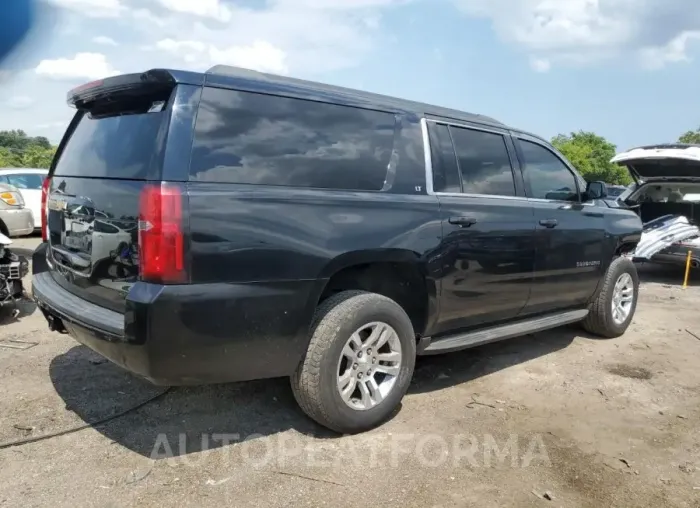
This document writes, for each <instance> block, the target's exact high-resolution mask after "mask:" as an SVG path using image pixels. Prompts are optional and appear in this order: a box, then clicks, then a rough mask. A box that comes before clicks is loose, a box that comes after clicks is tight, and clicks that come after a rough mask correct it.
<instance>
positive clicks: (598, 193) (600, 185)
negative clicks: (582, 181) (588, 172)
mask: <svg viewBox="0 0 700 508" xmlns="http://www.w3.org/2000/svg"><path fill="white" fill-rule="evenodd" d="M607 197H608V186H607V185H605V182H588V183H587V184H586V198H588V199H603V198H607Z"/></svg>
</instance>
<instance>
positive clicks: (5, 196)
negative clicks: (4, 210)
mask: <svg viewBox="0 0 700 508" xmlns="http://www.w3.org/2000/svg"><path fill="white" fill-rule="evenodd" d="M0 199H2V200H3V201H4V202H5V203H6V204H8V205H10V206H24V199H22V194H20V193H19V192H16V191H9V192H0Z"/></svg>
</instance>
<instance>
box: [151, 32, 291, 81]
mask: <svg viewBox="0 0 700 508" xmlns="http://www.w3.org/2000/svg"><path fill="white" fill-rule="evenodd" d="M156 48H158V49H161V50H164V51H167V52H169V53H172V54H173V55H177V56H179V57H180V58H182V59H183V60H184V61H185V62H187V63H188V64H190V66H193V67H197V68H199V69H202V70H204V69H207V68H209V67H212V66H213V65H217V64H222V65H235V66H238V67H245V68H247V69H253V70H256V71H261V72H273V73H278V74H284V73H287V72H288V71H289V68H288V67H287V64H286V62H285V60H286V54H285V53H284V51H282V50H281V49H279V48H277V47H275V46H273V45H272V44H270V43H269V42H266V41H255V42H253V43H252V44H250V45H247V46H244V45H241V46H231V47H226V48H218V47H216V46H214V45H212V44H206V43H204V42H201V41H175V40H173V39H163V40H162V41H159V42H158V43H157V44H156Z"/></svg>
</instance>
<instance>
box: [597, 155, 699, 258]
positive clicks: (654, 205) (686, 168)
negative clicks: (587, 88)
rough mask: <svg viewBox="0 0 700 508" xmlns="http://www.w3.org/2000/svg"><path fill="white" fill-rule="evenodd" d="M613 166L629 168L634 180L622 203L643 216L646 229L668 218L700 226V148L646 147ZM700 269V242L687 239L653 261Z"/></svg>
mask: <svg viewBox="0 0 700 508" xmlns="http://www.w3.org/2000/svg"><path fill="white" fill-rule="evenodd" d="M611 162H613V163H617V164H619V165H622V166H626V167H627V169H628V170H629V172H630V175H631V176H632V179H633V180H634V183H633V184H632V185H631V186H630V189H629V191H627V192H624V193H623V194H622V195H621V196H620V198H619V200H620V201H621V202H622V203H621V204H624V205H625V206H628V207H631V208H632V209H634V210H636V211H637V213H638V214H639V216H640V218H641V219H642V222H643V223H644V224H646V225H649V224H652V223H654V221H657V219H660V218H662V217H665V216H671V217H685V219H687V222H688V224H690V225H696V226H697V225H698V224H700V145H691V144H683V143H672V144H661V145H651V146H643V147H639V148H634V149H631V150H628V151H625V152H621V153H619V154H617V155H616V156H615V157H613V158H612V160H611ZM688 250H691V253H692V255H691V263H692V264H693V266H700V240H698V239H697V238H692V237H691V238H686V239H684V240H683V241H679V242H675V243H673V244H672V245H670V246H668V247H667V248H665V249H662V250H661V251H659V252H658V253H657V254H655V255H653V256H652V257H651V260H653V261H661V262H679V263H684V262H685V259H686V256H687V253H688Z"/></svg>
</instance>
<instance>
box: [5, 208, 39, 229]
mask: <svg viewBox="0 0 700 508" xmlns="http://www.w3.org/2000/svg"><path fill="white" fill-rule="evenodd" d="M0 219H2V221H3V222H4V223H5V226H7V230H8V231H9V233H10V236H24V235H30V234H32V233H33V232H34V216H33V215H32V211H31V210H30V209H29V208H20V209H19V210H0ZM39 227H41V226H39Z"/></svg>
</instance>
